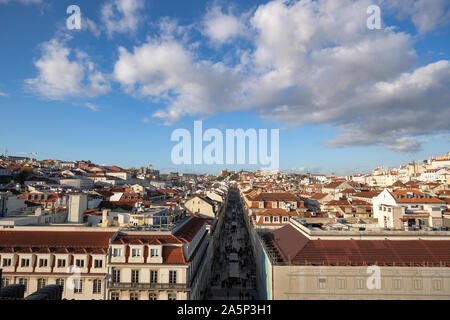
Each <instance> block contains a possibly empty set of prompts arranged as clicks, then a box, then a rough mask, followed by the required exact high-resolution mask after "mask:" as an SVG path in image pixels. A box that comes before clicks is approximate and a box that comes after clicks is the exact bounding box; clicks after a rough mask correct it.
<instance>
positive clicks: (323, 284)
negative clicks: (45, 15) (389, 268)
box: [317, 278, 443, 290]
mask: <svg viewBox="0 0 450 320" xmlns="http://www.w3.org/2000/svg"><path fill="white" fill-rule="evenodd" d="M432 285H433V289H434V290H442V288H443V284H442V279H432ZM317 286H318V288H319V289H326V288H327V279H326V278H319V279H318V285H317ZM336 286H337V288H338V289H346V287H347V280H346V279H337V280H336ZM412 287H413V288H414V289H415V290H422V289H423V280H422V279H413V281H412ZM355 288H356V289H365V288H366V280H365V279H356V280H355ZM392 288H393V289H397V290H400V289H402V288H403V280H402V279H392Z"/></svg>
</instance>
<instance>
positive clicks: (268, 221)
mask: <svg viewBox="0 0 450 320" xmlns="http://www.w3.org/2000/svg"><path fill="white" fill-rule="evenodd" d="M288 221H289V217H283V222H288ZM264 222H266V223H270V217H264ZM273 222H274V223H279V222H280V217H273Z"/></svg>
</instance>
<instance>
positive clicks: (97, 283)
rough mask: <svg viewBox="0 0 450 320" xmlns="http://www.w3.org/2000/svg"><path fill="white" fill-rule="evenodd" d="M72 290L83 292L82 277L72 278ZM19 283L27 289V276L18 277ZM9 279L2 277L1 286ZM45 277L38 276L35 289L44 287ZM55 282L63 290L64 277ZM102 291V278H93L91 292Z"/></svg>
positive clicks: (5, 284) (45, 283) (7, 282)
mask: <svg viewBox="0 0 450 320" xmlns="http://www.w3.org/2000/svg"><path fill="white" fill-rule="evenodd" d="M73 281H74V282H73V292H74V293H83V282H84V281H83V279H74V280H73ZM18 283H19V284H23V285H24V286H25V291H27V290H28V279H27V278H19V279H18ZM9 284H10V282H9V279H8V278H3V279H2V287H5V286H7V285H9ZM47 284H48V283H47V279H45V278H39V279H37V290H39V289H41V288H43V287H45V286H46V285H47ZM56 284H57V285H60V286H61V287H62V288H63V291H64V289H65V284H66V281H65V279H62V278H59V279H56ZM101 292H102V280H101V279H94V280H93V286H92V293H93V294H97V293H101Z"/></svg>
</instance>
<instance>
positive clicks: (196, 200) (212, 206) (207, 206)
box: [183, 195, 220, 218]
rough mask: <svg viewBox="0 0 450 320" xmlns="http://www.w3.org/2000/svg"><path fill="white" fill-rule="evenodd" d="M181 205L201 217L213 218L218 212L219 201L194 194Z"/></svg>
mask: <svg viewBox="0 0 450 320" xmlns="http://www.w3.org/2000/svg"><path fill="white" fill-rule="evenodd" d="M183 206H184V207H185V208H186V209H187V210H188V211H189V212H192V213H196V214H199V215H201V216H203V217H208V218H215V217H216V215H217V213H218V212H219V207H220V203H219V202H216V201H214V200H212V199H210V198H208V197H205V196H200V195H196V196H193V197H192V198H190V199H188V200H186V201H185V202H184V203H183Z"/></svg>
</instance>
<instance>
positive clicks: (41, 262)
mask: <svg viewBox="0 0 450 320" xmlns="http://www.w3.org/2000/svg"><path fill="white" fill-rule="evenodd" d="M47 263H48V260H47V259H39V268H44V267H46V266H47Z"/></svg>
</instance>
